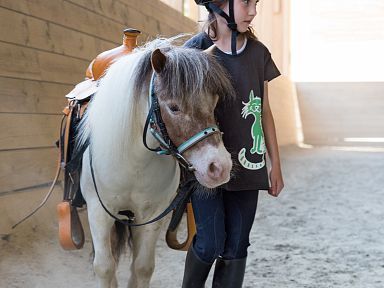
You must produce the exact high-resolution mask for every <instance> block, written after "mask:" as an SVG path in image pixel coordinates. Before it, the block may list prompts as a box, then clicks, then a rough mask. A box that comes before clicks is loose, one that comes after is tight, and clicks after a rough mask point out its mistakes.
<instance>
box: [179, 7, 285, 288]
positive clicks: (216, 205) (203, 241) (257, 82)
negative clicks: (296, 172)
mask: <svg viewBox="0 0 384 288" xmlns="http://www.w3.org/2000/svg"><path fill="white" fill-rule="evenodd" d="M195 2H196V3H197V4H199V5H205V6H206V8H207V9H208V11H209V18H208V23H207V24H206V27H205V29H204V32H201V33H199V34H197V35H195V36H194V37H192V38H191V39H190V40H188V41H187V43H186V44H185V45H186V46H188V47H194V48H197V49H203V50H205V49H207V48H209V47H210V50H211V53H213V55H215V56H216V57H217V58H218V60H219V61H220V62H221V64H222V65H223V66H224V67H225V68H226V69H227V70H228V72H229V74H230V76H231V78H232V83H233V85H234V88H235V91H236V100H235V101H234V103H218V105H217V107H216V116H217V120H218V124H219V126H220V129H221V131H223V132H224V135H223V140H224V144H225V146H226V148H227V149H228V151H230V152H231V153H232V155H234V157H233V158H234V159H233V160H234V175H233V177H232V178H231V180H230V181H229V182H228V183H227V184H225V185H223V186H222V187H220V188H218V189H217V191H216V192H214V193H211V194H210V195H209V196H207V194H206V193H203V191H199V190H202V188H197V191H195V192H194V193H193V195H192V206H193V209H194V214H195V221H196V228H197V234H196V236H195V238H194V241H193V244H192V245H191V248H190V250H189V251H188V254H187V258H186V263H185V271H184V278H183V286H182V287H183V288H189V287H193V288H195V287H196V288H202V287H204V284H205V282H206V279H207V276H208V274H209V271H210V269H211V266H212V264H213V262H214V261H215V260H216V266H215V272H214V276H213V285H212V287H231V288H237V287H241V286H242V283H243V278H244V272H245V266H246V257H247V248H248V246H249V245H250V244H249V233H250V230H251V227H252V224H253V221H254V217H255V213H256V207H257V199H258V192H259V190H268V192H269V194H270V195H272V196H275V197H277V196H278V195H279V193H280V191H281V190H282V189H283V186H284V184H283V177H282V174H281V169H280V159H279V152H278V146H277V140H276V131H275V125H274V120H273V117H272V113H271V110H270V107H269V102H268V81H270V80H272V79H274V78H276V77H277V76H279V75H280V72H279V71H278V69H277V67H276V65H275V64H274V62H273V60H272V58H271V54H270V53H269V51H268V49H267V48H266V47H265V46H264V45H263V44H262V43H261V42H260V41H258V40H257V38H256V36H255V35H254V34H253V32H252V30H251V28H250V27H249V25H250V24H251V22H252V20H253V19H254V17H255V16H256V6H257V3H258V2H259V0H249V1H247V0H200V1H199V0H195ZM212 45H214V46H212ZM267 151H268V155H269V158H270V160H271V165H272V167H271V171H270V174H269V179H270V184H271V187H269V181H268V172H267V168H266V165H265V153H266V152H267Z"/></svg>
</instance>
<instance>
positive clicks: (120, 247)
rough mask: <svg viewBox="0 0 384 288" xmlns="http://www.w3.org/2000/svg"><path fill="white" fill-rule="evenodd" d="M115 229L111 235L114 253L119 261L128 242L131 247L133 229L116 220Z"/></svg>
mask: <svg viewBox="0 0 384 288" xmlns="http://www.w3.org/2000/svg"><path fill="white" fill-rule="evenodd" d="M113 230H114V231H113V232H112V237H111V244H112V254H113V257H114V258H115V261H116V263H118V262H119V259H120V256H121V255H122V254H123V253H124V252H125V249H126V248H127V244H128V246H129V247H131V229H130V227H129V228H127V227H126V226H125V225H124V224H122V223H120V222H117V221H115V226H114V227H113Z"/></svg>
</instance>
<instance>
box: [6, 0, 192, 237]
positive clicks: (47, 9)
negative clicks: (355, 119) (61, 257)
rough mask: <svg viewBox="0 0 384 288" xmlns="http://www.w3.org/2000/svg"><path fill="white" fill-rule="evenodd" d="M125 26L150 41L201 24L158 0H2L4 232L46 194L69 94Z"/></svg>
mask: <svg viewBox="0 0 384 288" xmlns="http://www.w3.org/2000/svg"><path fill="white" fill-rule="evenodd" d="M125 27H134V28H137V29H139V30H141V31H142V32H143V35H142V36H141V37H140V40H141V41H146V40H147V39H148V38H150V37H153V36H156V35H159V34H161V35H165V36H171V35H175V34H178V33H180V32H193V31H194V30H195V28H196V24H195V22H193V21H192V20H190V19H188V18H186V17H184V16H182V15H181V14H180V13H179V12H177V11H176V10H174V9H172V8H170V7H169V6H168V5H166V4H164V3H162V2H160V1H157V0H140V1H138V0H137V1H134V0H121V1H114V0H55V1H52V0H17V1H14V0H0V66H1V69H0V103H1V105H0V123H1V125H0V211H1V212H0V216H1V217H0V234H6V233H8V232H9V227H10V224H11V223H14V222H15V221H16V220H17V219H19V217H20V216H21V215H24V214H25V213H27V212H28V211H29V210H30V209H31V208H32V207H35V206H36V205H37V204H38V203H39V201H40V199H41V196H42V194H43V192H44V191H46V190H48V187H46V185H47V184H48V183H49V182H50V181H51V180H52V179H53V176H54V173H55V169H56V162H57V161H56V158H57V149H56V148H55V146H54V142H55V141H56V140H57V138H58V131H59V123H60V119H61V111H62V108H63V107H64V106H65V105H66V101H65V98H64V95H65V94H66V93H67V92H69V91H70V90H71V89H72V87H73V85H74V84H76V83H78V82H80V81H81V80H82V79H83V78H84V73H85V70H86V68H87V66H88V65H89V63H90V61H91V60H92V59H93V58H94V57H95V56H96V55H97V54H99V53H100V52H102V51H105V50H108V49H111V48H114V47H116V46H119V45H121V41H122V30H123V28H125ZM56 193H58V194H61V193H62V192H61V187H58V188H57V190H56ZM12 199H13V200H12Z"/></svg>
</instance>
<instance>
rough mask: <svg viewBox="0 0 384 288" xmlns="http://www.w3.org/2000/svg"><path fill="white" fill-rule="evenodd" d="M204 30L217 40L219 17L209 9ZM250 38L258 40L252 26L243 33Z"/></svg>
mask: <svg viewBox="0 0 384 288" xmlns="http://www.w3.org/2000/svg"><path fill="white" fill-rule="evenodd" d="M224 1H226V0H224ZM203 31H207V34H208V36H209V37H210V38H211V39H212V40H213V41H215V40H217V38H216V37H217V19H216V15H215V13H213V11H212V10H209V14H208V20H207V21H206V22H205V23H204V26H203ZM243 34H244V35H245V36H246V37H247V38H248V39H254V40H257V36H256V35H255V31H254V29H253V28H252V27H248V30H247V31H246V32H244V33H243Z"/></svg>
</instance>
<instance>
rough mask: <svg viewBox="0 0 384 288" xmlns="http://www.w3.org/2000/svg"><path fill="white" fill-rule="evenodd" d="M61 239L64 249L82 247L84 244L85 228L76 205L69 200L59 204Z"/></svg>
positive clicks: (57, 208) (58, 214)
mask: <svg viewBox="0 0 384 288" xmlns="http://www.w3.org/2000/svg"><path fill="white" fill-rule="evenodd" d="M56 210H57V216H58V218H59V240H60V245H61V247H63V249H64V250H76V249H81V248H83V246H84V230H83V226H82V225H81V221H80V218H79V214H78V213H77V209H76V207H73V206H71V204H70V203H69V202H68V201H63V202H61V203H59V204H57V207H56Z"/></svg>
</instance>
